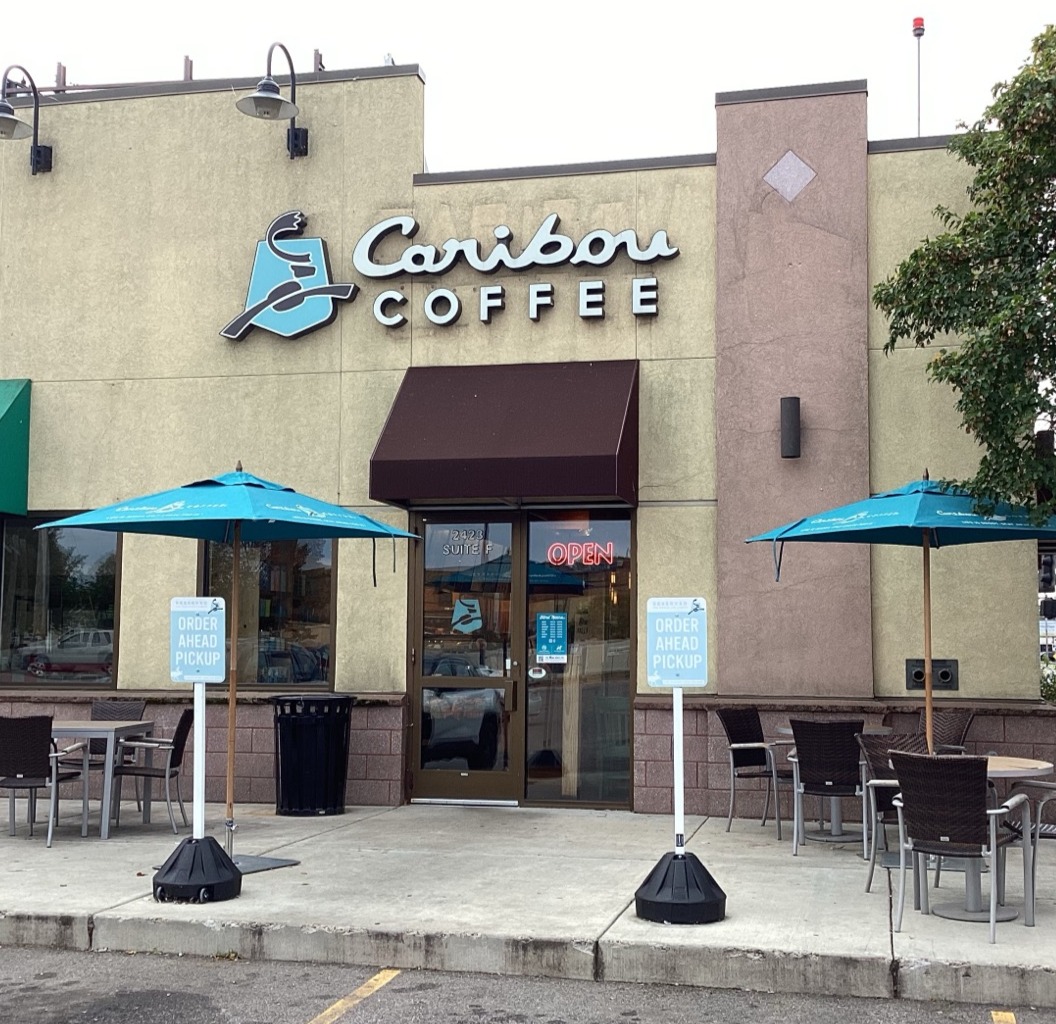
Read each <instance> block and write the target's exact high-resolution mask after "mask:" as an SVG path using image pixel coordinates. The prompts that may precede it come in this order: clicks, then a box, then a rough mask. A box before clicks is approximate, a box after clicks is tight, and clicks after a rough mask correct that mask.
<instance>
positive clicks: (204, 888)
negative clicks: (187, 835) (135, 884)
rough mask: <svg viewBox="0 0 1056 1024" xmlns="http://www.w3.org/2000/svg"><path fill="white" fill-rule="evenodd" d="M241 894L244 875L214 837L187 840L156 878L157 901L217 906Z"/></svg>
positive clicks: (155, 893) (155, 895)
mask: <svg viewBox="0 0 1056 1024" xmlns="http://www.w3.org/2000/svg"><path fill="white" fill-rule="evenodd" d="M241 891H242V872H241V871H239V870H238V868H237V867H235V863H234V861H232V860H231V858H230V857H228V855H227V854H226V853H224V850H223V847H221V845H220V844H219V843H218V842H217V841H216V840H215V839H214V838H213V837H212V836H206V837H205V838H204V839H184V840H183V842H181V843H180V845H179V846H177V847H176V849H175V850H173V852H172V855H171V856H170V857H169V859H168V860H167V861H165V863H164V864H162V865H161V867H160V868H159V869H158V872H157V874H156V875H155V876H154V899H156V900H161V901H164V900H187V901H188V902H191V903H214V902H217V901H219V900H230V899H234V898H235V897H236V896H237V895H238V894H239V893H240V892H241Z"/></svg>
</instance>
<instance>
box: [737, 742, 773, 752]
mask: <svg viewBox="0 0 1056 1024" xmlns="http://www.w3.org/2000/svg"><path fill="white" fill-rule="evenodd" d="M766 747H767V744H766V743H731V744H730V750H765V749H766Z"/></svg>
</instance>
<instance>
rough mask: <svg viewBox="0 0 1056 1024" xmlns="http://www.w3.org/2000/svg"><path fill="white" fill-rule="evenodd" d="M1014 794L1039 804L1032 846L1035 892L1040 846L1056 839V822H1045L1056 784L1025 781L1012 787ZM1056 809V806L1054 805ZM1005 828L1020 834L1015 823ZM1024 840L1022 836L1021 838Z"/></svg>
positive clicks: (1055, 795)
mask: <svg viewBox="0 0 1056 1024" xmlns="http://www.w3.org/2000/svg"><path fill="white" fill-rule="evenodd" d="M1012 793H1013V794H1015V793H1024V794H1026V795H1027V796H1028V797H1032V798H1033V799H1034V800H1036V801H1037V802H1036V803H1035V804H1034V814H1033V818H1034V831H1033V836H1032V839H1031V846H1032V848H1033V849H1032V857H1031V864H1032V871H1033V882H1034V891H1035V892H1037V889H1038V844H1039V843H1040V842H1041V840H1042V839H1056V822H1053V821H1044V820H1043V819H1044V817H1045V805H1046V804H1047V803H1048V802H1049V801H1050V800H1054V799H1056V782H1042V780H1041V779H1023V780H1022V781H1020V782H1017V783H1015V784H1014V785H1013V786H1012ZM1053 806H1054V807H1056V804H1054V805H1053ZM1004 824H1005V827H1006V828H1009V829H1011V830H1012V831H1013V832H1015V833H1017V834H1020V833H1021V830H1020V827H1019V825H1018V824H1017V823H1016V822H1014V821H1006V822H1005V823H1004ZM1021 838H1022V836H1021Z"/></svg>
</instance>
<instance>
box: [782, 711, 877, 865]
mask: <svg viewBox="0 0 1056 1024" xmlns="http://www.w3.org/2000/svg"><path fill="white" fill-rule="evenodd" d="M789 725H791V726H792V736H793V738H794V739H795V742H796V751H795V754H793V755H791V756H790V757H789V760H790V761H792V775H793V777H792V790H793V793H794V794H795V822H794V827H793V830H792V855H793V856H796V855H798V853H799V845H800V843H802V842H804V841H805V840H806V828H805V826H804V814H803V797H805V796H817V797H822V798H824V799H829V800H832V799H838V798H843V797H861V796H863V795H864V794H863V793H862V789H861V769H860V767H859V761H860V760H861V754H860V752H859V748H858V741H857V740H856V739H855V736H856V735H857V734H858V733H860V732H861V731H862V728H863V726H864V725H865V722H864V721H863V720H862V719H861V718H859V719H856V720H853V721H835V722H813V721H809V720H806V719H795V718H793V719H790V720H789ZM864 806H865V805H864V801H863V813H862V843H863V849H862V855H863V856H865V853H866V851H865V847H864V844H865V834H866V821H865V813H864ZM822 807H823V810H822V819H823V820H824V804H823V805H822Z"/></svg>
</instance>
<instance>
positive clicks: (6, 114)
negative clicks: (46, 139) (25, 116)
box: [0, 100, 33, 139]
mask: <svg viewBox="0 0 1056 1024" xmlns="http://www.w3.org/2000/svg"><path fill="white" fill-rule="evenodd" d="M32 134H33V129H32V128H31V127H30V126H29V125H28V124H26V122H25V121H20V120H19V119H18V118H17V117H15V111H14V108H13V107H12V106H11V104H10V103H8V102H7V100H0V139H28V138H29V137H30V136H31V135H32Z"/></svg>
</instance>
